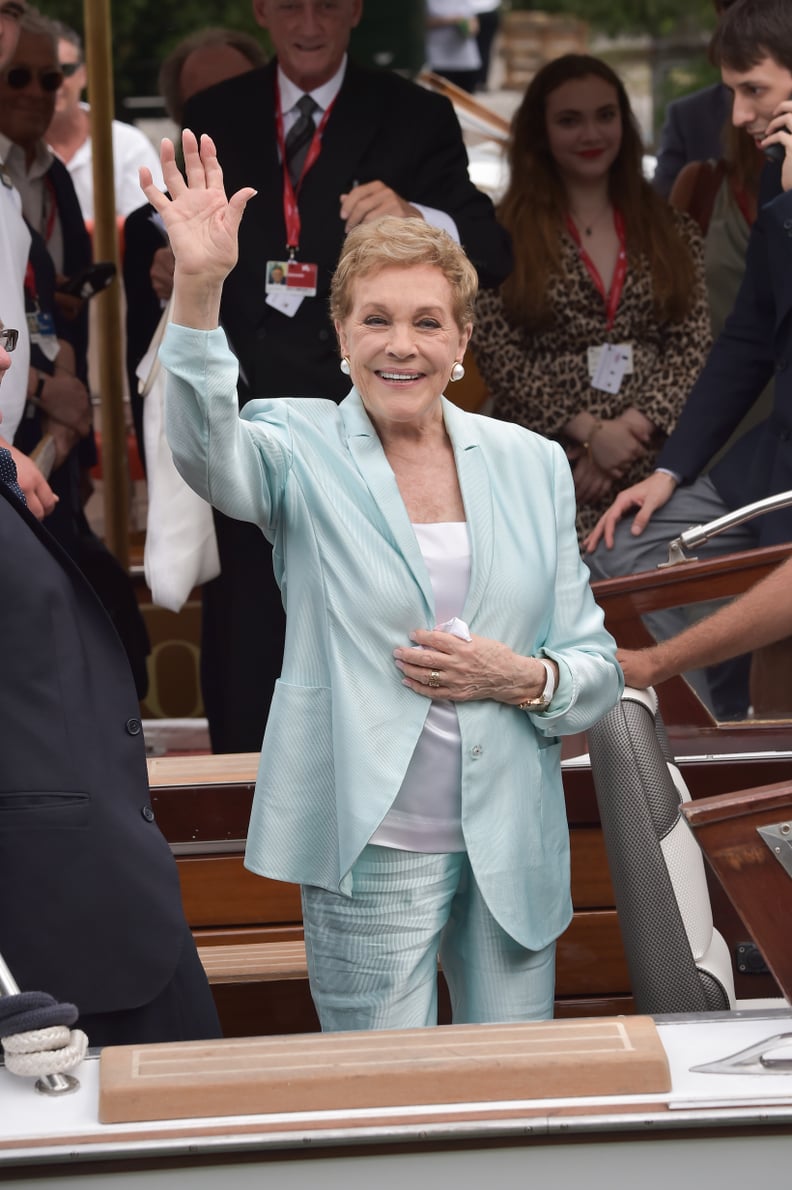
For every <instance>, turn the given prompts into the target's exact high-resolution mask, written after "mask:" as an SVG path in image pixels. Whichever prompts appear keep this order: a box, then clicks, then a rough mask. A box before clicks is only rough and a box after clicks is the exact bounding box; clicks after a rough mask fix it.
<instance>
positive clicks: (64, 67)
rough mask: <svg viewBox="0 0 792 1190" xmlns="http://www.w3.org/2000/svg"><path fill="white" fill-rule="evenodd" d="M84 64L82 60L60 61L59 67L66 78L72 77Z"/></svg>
mask: <svg viewBox="0 0 792 1190" xmlns="http://www.w3.org/2000/svg"><path fill="white" fill-rule="evenodd" d="M81 66H82V62H59V63H58V68H59V70H60V72H61V74H62V75H63V77H64V78H65V79H70V78H71V77H72V75H73V74H76V73H77V71H78V70H79V69H80V67H81Z"/></svg>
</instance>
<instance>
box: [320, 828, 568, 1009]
mask: <svg viewBox="0 0 792 1190" xmlns="http://www.w3.org/2000/svg"><path fill="white" fill-rule="evenodd" d="M352 881H353V892H352V897H351V898H350V897H345V896H341V895H339V894H337V893H331V892H328V891H327V890H326V889H322V888H315V887H313V886H304V887H303V889H302V906H303V924H304V926H305V945H306V952H307V956H308V975H309V978H310V983H311V993H312V995H313V999H314V1003H315V1005H316V1010H317V1013H318V1015H319V1020H320V1023H321V1026H322V1029H323V1030H324V1031H330V1030H348V1029H408V1028H416V1027H419V1026H423V1025H433V1024H436V1023H437V960H438V957H439V958H440V962H441V964H442V968H443V974H444V975H445V978H446V982H447V984H448V988H449V992H450V996H451V1006H452V1013H453V1020H454V1023H455V1024H466V1023H473V1022H476V1023H486V1022H496V1021H499V1022H500V1021H529V1020H547V1019H549V1018H550V1017H552V1015H553V993H554V987H555V943H551V944H550V945H549V946H547V947H545V948H544V949H543V950H540V951H531V950H526V949H525V947H523V946H520V945H519V943H517V942H515V940H514V939H513V938H511V937H510V936H509V935H508V934H507V933H506V932H505V931H504V930H503V929H502V928H501V927H500V926H499V925H498V923H497V922H496V921H495V919H494V918H493V917H492V915H491V913H490V912H489V910H488V909H487V906H486V904H485V902H484V898H483V897H482V895H481V893H480V891H479V888H478V885H477V884H476V881H475V878H474V876H473V872H472V870H471V867H470V862H469V860H468V857H467V855H466V853H465V852H452V853H450V854H442V855H436V854H430V853H424V852H417V851H399V850H396V849H394V848H390V847H380V846H376V845H373V844H370V845H369V846H368V847H366V848H365V849H364V851H363V852H362V854H361V856H360V858H359V859H358V860H357V862H356V864H355V865H354V867H353V869H352Z"/></svg>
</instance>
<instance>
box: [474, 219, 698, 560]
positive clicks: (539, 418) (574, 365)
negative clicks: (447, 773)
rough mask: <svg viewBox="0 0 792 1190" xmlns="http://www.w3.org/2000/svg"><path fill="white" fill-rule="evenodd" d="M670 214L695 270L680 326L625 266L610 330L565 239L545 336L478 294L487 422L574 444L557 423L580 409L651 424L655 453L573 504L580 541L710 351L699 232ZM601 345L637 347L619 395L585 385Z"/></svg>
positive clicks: (665, 424) (673, 413) (670, 424)
mask: <svg viewBox="0 0 792 1190" xmlns="http://www.w3.org/2000/svg"><path fill="white" fill-rule="evenodd" d="M674 217H675V219H676V220H677V223H678V226H679V231H680V234H681V236H682V237H683V239H684V240H685V242H686V244H687V245H688V247H689V250H690V252H691V254H692V256H693V259H694V263H695V268H696V274H697V282H696V291H695V294H694V300H693V303H692V306H691V309H690V312H689V313H688V315H687V317H686V318H685V319H684V320H683V321H682V322H676V323H674V322H665V323H658V322H657V320H656V318H655V316H654V310H653V308H652V290H651V278H650V276H649V272H648V269H647V270H638V269H634V268H628V270H627V275H626V277H625V281H624V288H623V290H622V295H621V301H620V302H619V308H618V310H617V312H616V318H615V322H614V325H613V327H612V328H611V330H610V331H609V332H607V331H606V329H605V306H604V302H603V299H602V297H601V295H600V294H599V292H598V291H597V289H596V287H595V285H594V282H593V281H592V279H591V277H590V276H589V273H588V272H587V270H586V266H585V264H584V263H583V261H582V260H581V257H580V253H579V251H578V249H577V246H576V245H575V243H574V241H573V240H572V237H571V236H569V235H567V234H566V233H565V234H564V242H563V249H562V270H563V271H562V273H559V274H558V275H556V276H555V277H554V278H553V279H551V281H550V284H549V288H548V292H549V297H550V305H551V307H552V310H553V322H552V325H551V326H550V327H548V328H547V329H546V330H543V331H539V332H537V333H534V334H531V333H529V332H527V331H526V330H525V329H524V328H523V327H521V326H513V325H512V324H511V323H510V322H509V321H508V320H507V318H506V315H505V313H504V309H503V302H502V300H501V297H500V293H499V291H498V290H484V291H482V292H481V293H480V294H479V297H478V302H477V306H476V321H475V330H474V333H473V341H472V351H473V355H474V357H475V360H476V363H477V365H478V368H479V370H480V372H481V375H482V377H483V379H484V382H485V384H486V387H487V390H488V394H489V396H490V397H491V398H492V399H493V409H492V413H493V416H495V417H499V418H501V419H503V420H504V421H514V422H517V423H518V424H519V425H522V426H527V427H528V429H530V430H535V431H536V432H537V433H538V434H543V435H545V437H548V438H554V439H556V440H557V441H559V442H561V443H562V445H565V446H570V445H571V443H569V442H565V441H564V436H563V433H562V427H563V426H564V425H566V423H567V422H568V421H569V420H570V419H571V418H572V417H574V415H575V414H576V413H581V412H583V411H584V410H586V411H587V412H589V413H591V414H592V415H593V416H594V417H596V418H598V419H599V420H601V421H605V420H608V419H610V418H613V417H618V415H619V414H620V413H622V412H623V411H624V410H625V409H626V408H628V407H629V406H634V407H635V408H636V409H638V410H640V412H641V413H643V414H644V415H645V416H646V417H648V418H649V420H650V421H651V422H653V423H654V425H655V427H656V434H655V439H654V441H653V450H652V452H651V454H650V455H649V456H647V457H646V458H644V459H641V460H639V461H638V462H636V463H634V464H633V465H632V466H631V467H630V468H629V469H628V470H627V471H626V473H625V475H624V477H623V479H621V480H619V481H614V484H613V488H612V490H611V492H610V494H609V495H608V496H606V497H605V498H604V499H603V500H601V501H597V502H596V503H590V504H588V503H587V504H582V505H579V507H578V533H579V536H580V537H581V538H582V537H584V536H585V535H586V533H588V532H589V531H590V530H591V529H592V528H593V527H594V525H595V524H596V522H597V520H598V518H599V517H600V516H601V514H602V513H603V512H604V511H605V509H606V508H607V507H608V505H609V504H610V503H611V501H612V500H613V498H614V496H615V495H616V494H617V492H618V491H621V489H622V488H623V487H628V486H629V485H630V484H633V483H637V482H638V480H641V479H643V478H644V477H645V476H646V475H648V474H649V473H650V471H651V470H652V468H653V466H654V460H655V457H656V454H657V451H658V450H659V449H660V446H661V445H662V443H663V442H664V440H665V438H666V436H667V435H668V434H670V432H671V430H672V429H673V428H674V425H675V423H676V420H677V417H678V416H679V413H680V411H681V409H682V406H683V404H684V402H685V399H686V397H687V394H688V392H689V391H690V389H691V387H692V385H693V382H694V381H695V379H696V377H697V376H698V373H699V371H700V369H701V367H702V364H703V363H704V360H705V359H706V356H707V352H708V351H709V347H710V340H711V335H710V316H709V307H708V304H707V292H706V286H705V281H704V259H703V248H702V239H701V234H700V232H699V229H698V227H697V226H696V225H695V224H694V222H693V220H692V219H690V218H689V217H688V216H687V215H684V214H682V213H681V212H678V211H675V212H674ZM603 343H631V344H632V348H633V372H632V374H630V375H626V376H625V377H624V379H623V381H622V385H621V389H620V391H619V392H618V393H617V394H615V395H613V394H611V393H606V392H601V391H599V390H598V389H595V388H592V386H591V383H590V380H589V371H588V348H589V347H592V346H596V345H599V344H603ZM573 469H574V464H573Z"/></svg>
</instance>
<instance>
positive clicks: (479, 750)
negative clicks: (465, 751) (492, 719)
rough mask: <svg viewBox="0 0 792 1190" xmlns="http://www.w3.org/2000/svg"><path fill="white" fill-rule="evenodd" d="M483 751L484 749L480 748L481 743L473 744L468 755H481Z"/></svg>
mask: <svg viewBox="0 0 792 1190" xmlns="http://www.w3.org/2000/svg"><path fill="white" fill-rule="evenodd" d="M483 751H484V749H483V748H482V746H481V744H474V745H473V747H472V748H471V749H470V755H471V756H481V754H482V753H483Z"/></svg>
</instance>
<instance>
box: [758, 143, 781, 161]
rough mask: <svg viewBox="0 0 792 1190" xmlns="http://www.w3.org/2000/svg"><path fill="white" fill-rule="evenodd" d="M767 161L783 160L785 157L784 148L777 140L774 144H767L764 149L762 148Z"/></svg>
mask: <svg viewBox="0 0 792 1190" xmlns="http://www.w3.org/2000/svg"><path fill="white" fill-rule="evenodd" d="M762 152H763V153H764V155H765V157H766V158H767V160H768V161H783V160H784V158H785V157H786V148H785V147H784V146H783V145H779V144H778V142H777V141H776V143H775V144H774V145H768V146H767V148H766V149H762Z"/></svg>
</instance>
